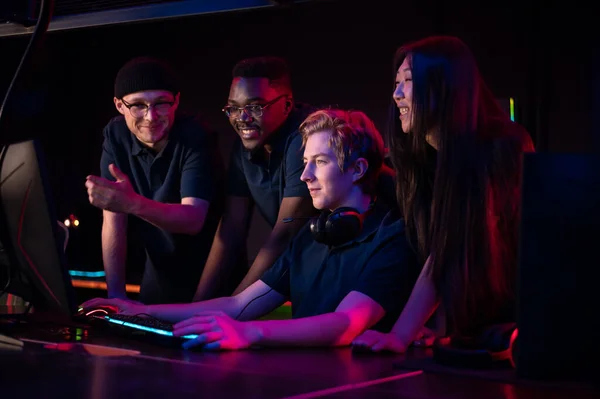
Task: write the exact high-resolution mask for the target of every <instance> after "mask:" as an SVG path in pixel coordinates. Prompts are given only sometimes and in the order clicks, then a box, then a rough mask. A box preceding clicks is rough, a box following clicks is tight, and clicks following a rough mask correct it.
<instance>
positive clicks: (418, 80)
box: [354, 36, 534, 352]
mask: <svg viewBox="0 0 600 399" xmlns="http://www.w3.org/2000/svg"><path fill="white" fill-rule="evenodd" d="M395 72H396V79H395V87H394V92H393V100H394V103H393V107H392V112H391V114H392V116H393V117H392V121H391V124H390V126H391V129H390V135H389V144H390V152H391V156H392V163H393V166H394V169H395V170H396V178H397V198H398V203H399V206H400V209H401V211H402V213H403V216H404V218H405V222H406V230H407V234H408V237H409V240H410V242H411V244H412V246H413V248H414V250H415V251H416V252H417V253H418V255H419V256H420V259H421V261H422V262H423V264H424V266H423V269H422V272H421V275H420V277H419V279H418V281H417V283H416V285H415V287H414V289H413V292H412V294H411V297H410V299H409V301H408V303H407V305H406V306H405V308H404V310H403V312H402V314H401V316H400V318H399V319H398V321H397V322H396V324H395V325H394V327H393V329H392V331H391V332H390V333H389V334H383V333H379V332H375V331H371V330H369V331H366V332H365V333H363V334H362V335H361V336H359V337H357V338H356V339H355V341H354V345H360V346H366V347H370V348H371V349H372V350H374V351H379V350H392V351H395V352H403V351H404V350H405V349H406V347H407V346H408V345H410V344H411V342H413V340H414V339H415V338H417V336H418V334H419V332H420V331H422V328H423V326H424V324H425V323H426V321H427V320H428V319H429V318H430V317H431V315H432V314H433V313H434V311H435V310H436V309H437V308H438V306H440V307H441V310H442V311H443V314H445V318H446V326H445V327H447V331H448V332H449V333H451V334H461V335H471V334H475V333H477V331H480V330H481V329H482V328H484V327H486V326H489V325H490V324H494V323H499V322H504V321H510V320H514V311H515V283H516V260H517V235H518V218H519V203H520V195H519V193H520V170H521V159H522V154H523V153H524V152H528V151H534V148H533V143H532V141H531V138H530V136H529V134H528V133H527V131H526V130H525V129H524V128H523V127H521V126H519V125H518V124H516V123H514V122H512V121H511V120H510V118H509V117H508V115H507V114H506V113H505V112H504V111H503V110H502V108H501V107H500V106H499V105H498V103H497V102H496V100H495V98H494V97H493V96H492V94H491V92H490V91H489V89H488V88H487V86H486V84H485V82H484V81H483V79H482V77H481V75H480V73H479V70H478V67H477V63H476V61H475V59H474V57H473V54H472V53H471V51H470V50H469V48H468V47H467V46H466V45H465V44H464V43H463V42H462V41H461V40H459V39H457V38H455V37H447V36H437V37H429V38H426V39H423V40H420V41H417V42H414V43H410V44H407V45H405V46H403V47H401V48H400V49H399V50H398V51H397V53H396V57H395Z"/></svg>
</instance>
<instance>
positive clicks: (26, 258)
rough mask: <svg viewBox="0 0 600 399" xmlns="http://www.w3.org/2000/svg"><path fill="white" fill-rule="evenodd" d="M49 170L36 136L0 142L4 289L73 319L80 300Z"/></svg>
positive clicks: (0, 289)
mask: <svg viewBox="0 0 600 399" xmlns="http://www.w3.org/2000/svg"><path fill="white" fill-rule="evenodd" d="M45 172H46V169H45V165H44V160H43V157H42V151H41V148H40V145H39V143H38V142H37V141H33V140H30V141H24V142H20V143H15V144H10V145H4V146H1V147H0V243H1V244H2V247H3V248H4V254H5V255H6V256H4V257H3V258H4V260H5V261H4V262H3V263H5V264H1V263H0V295H1V294H3V293H5V292H8V293H12V294H15V295H18V296H20V297H22V298H23V299H25V300H26V301H29V302H30V303H31V304H32V305H33V308H34V310H35V313H36V314H38V315H40V314H47V315H48V316H51V317H52V318H53V319H54V320H70V318H71V315H73V314H74V313H75V311H76V308H77V304H76V301H75V295H74V290H73V287H72V285H71V280H70V276H69V274H68V269H67V267H66V261H65V256H64V252H63V251H62V248H63V245H61V244H62V243H61V242H60V241H61V240H60V239H59V236H60V227H59V225H58V222H57V218H56V215H55V210H54V208H53V202H52V196H51V194H50V189H49V184H48V180H47V178H46V176H45ZM1 260H2V258H0V262H1Z"/></svg>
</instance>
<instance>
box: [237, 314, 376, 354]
mask: <svg viewBox="0 0 600 399" xmlns="http://www.w3.org/2000/svg"><path fill="white" fill-rule="evenodd" d="M248 323H251V324H252V326H251V328H252V329H253V330H254V331H256V334H255V339H254V342H253V344H255V345H260V346H344V345H349V344H350V343H351V342H352V340H353V339H354V338H356V337H357V336H358V335H359V334H360V333H362V332H363V330H364V329H365V328H366V326H364V323H362V322H357V321H354V322H353V321H352V318H351V317H350V316H349V315H348V314H346V313H343V312H333V313H327V314H323V315H319V316H312V317H306V318H301V319H292V320H268V321H251V322H248Z"/></svg>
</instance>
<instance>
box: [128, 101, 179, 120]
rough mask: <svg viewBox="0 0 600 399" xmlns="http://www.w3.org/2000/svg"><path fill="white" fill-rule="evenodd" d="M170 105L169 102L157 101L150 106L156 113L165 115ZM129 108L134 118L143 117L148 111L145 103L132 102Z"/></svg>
mask: <svg viewBox="0 0 600 399" xmlns="http://www.w3.org/2000/svg"><path fill="white" fill-rule="evenodd" d="M171 106H172V105H171V104H170V103H158V104H154V105H152V108H153V109H154V112H156V114H157V115H159V116H165V115H167V114H168V113H169V111H170V110H171ZM129 110H130V111H131V115H132V116H133V117H134V118H143V117H144V116H146V113H147V112H148V106H147V105H146V104H134V105H132V106H131V107H130V108H129Z"/></svg>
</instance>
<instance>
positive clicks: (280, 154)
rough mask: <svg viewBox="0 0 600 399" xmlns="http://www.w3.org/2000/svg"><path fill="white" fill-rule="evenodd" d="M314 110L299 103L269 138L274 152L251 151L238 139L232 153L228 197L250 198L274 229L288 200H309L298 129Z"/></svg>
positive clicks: (228, 178) (228, 177)
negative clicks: (299, 198) (282, 205)
mask: <svg viewBox="0 0 600 399" xmlns="http://www.w3.org/2000/svg"><path fill="white" fill-rule="evenodd" d="M312 111H314V109H313V108H312V107H310V106H307V105H302V104H297V105H296V107H295V108H294V110H293V111H292V112H291V113H290V116H289V117H288V119H287V120H286V122H284V124H283V125H282V126H281V127H280V128H279V130H278V131H276V132H274V133H273V135H272V136H271V137H270V138H269V144H271V148H272V151H271V153H270V155H269V157H268V159H266V158H265V156H264V155H263V153H262V151H255V152H251V151H248V150H246V149H245V148H244V146H243V145H242V141H241V140H240V139H238V140H237V141H236V142H235V144H234V147H233V151H232V153H231V158H230V163H229V169H228V172H227V173H228V176H227V195H231V196H236V197H246V198H251V199H252V200H253V202H254V204H255V205H256V207H257V208H258V211H259V212H260V214H261V215H262V216H263V217H264V218H265V220H266V221H267V222H268V223H269V224H270V225H271V226H274V225H275V223H276V222H277V215H278V214H279V208H280V206H281V201H282V200H283V198H285V197H310V193H309V191H308V187H307V186H306V183H304V182H303V181H301V180H300V176H301V175H302V171H303V170H304V161H303V150H302V137H301V136H300V133H299V132H298V127H299V126H300V124H301V123H302V122H303V121H304V119H305V118H306V117H307V116H308V115H309V114H310V113H311V112H312Z"/></svg>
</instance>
